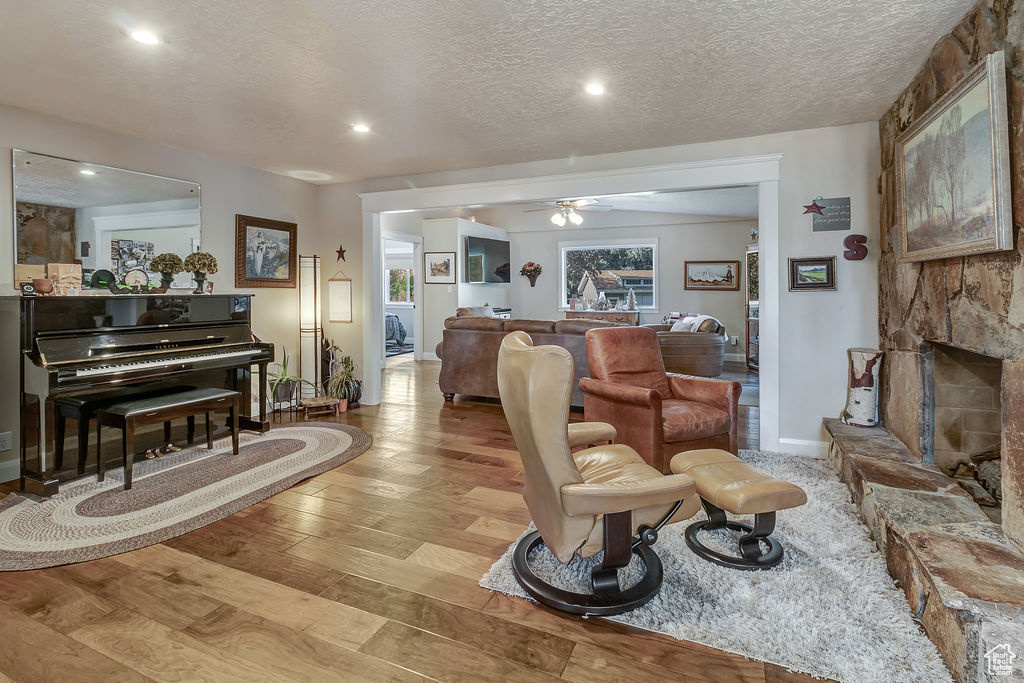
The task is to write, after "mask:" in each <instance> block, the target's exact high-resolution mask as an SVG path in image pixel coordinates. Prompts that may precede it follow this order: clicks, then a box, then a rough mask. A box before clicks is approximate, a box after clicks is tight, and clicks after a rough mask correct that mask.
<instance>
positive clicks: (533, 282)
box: [526, 273, 540, 287]
mask: <svg viewBox="0 0 1024 683" xmlns="http://www.w3.org/2000/svg"><path fill="white" fill-rule="evenodd" d="M539 275H540V273H530V274H529V275H527V276H526V278H527V279H528V280H529V281H530V286H531V287H536V286H537V277H538V276H539Z"/></svg>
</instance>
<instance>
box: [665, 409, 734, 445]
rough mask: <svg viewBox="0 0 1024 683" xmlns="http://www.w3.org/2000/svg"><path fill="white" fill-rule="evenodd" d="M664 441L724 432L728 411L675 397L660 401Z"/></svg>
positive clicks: (726, 425) (682, 439)
mask: <svg viewBox="0 0 1024 683" xmlns="http://www.w3.org/2000/svg"><path fill="white" fill-rule="evenodd" d="M661 418H662V420H663V421H664V432H665V441H666V442H668V441H691V440H693V439H705V438H707V437H710V436H717V435H719V434H726V433H727V432H728V431H729V428H730V426H731V422H730V420H729V413H727V412H726V411H724V410H719V409H718V408H713V407H711V406H709V405H707V404H706V403H697V402H696V401H684V400H681V399H677V398H672V399H666V400H663V401H662V402H661Z"/></svg>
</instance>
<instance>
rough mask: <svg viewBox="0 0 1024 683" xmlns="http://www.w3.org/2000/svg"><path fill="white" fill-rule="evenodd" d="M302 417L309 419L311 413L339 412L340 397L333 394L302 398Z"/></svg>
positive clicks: (329, 413)
mask: <svg viewBox="0 0 1024 683" xmlns="http://www.w3.org/2000/svg"><path fill="white" fill-rule="evenodd" d="M299 405H300V406H301V407H302V419H303V420H308V419H309V416H310V415H314V416H316V415H331V414H332V413H333V414H334V415H337V414H338V399H336V398H334V397H333V396H317V397H316V398H300V399H299Z"/></svg>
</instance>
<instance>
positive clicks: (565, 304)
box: [557, 237, 660, 311]
mask: <svg viewBox="0 0 1024 683" xmlns="http://www.w3.org/2000/svg"><path fill="white" fill-rule="evenodd" d="M629 248H640V249H651V250H652V255H651V267H652V269H653V270H654V276H653V277H652V278H651V288H652V292H651V305H649V306H641V305H639V304H637V309H638V310H641V311H656V310H658V290H659V287H658V274H659V272H660V264H659V262H658V238H657V237H651V238H642V239H631V240H574V241H571V242H559V243H558V291H557V296H558V310H560V311H568V310H569V301H568V298H567V297H568V293H567V292H566V291H565V289H563V286H564V284H563V283H565V277H566V267H565V254H566V252H567V251H570V250H573V249H629ZM626 289H629V287H626Z"/></svg>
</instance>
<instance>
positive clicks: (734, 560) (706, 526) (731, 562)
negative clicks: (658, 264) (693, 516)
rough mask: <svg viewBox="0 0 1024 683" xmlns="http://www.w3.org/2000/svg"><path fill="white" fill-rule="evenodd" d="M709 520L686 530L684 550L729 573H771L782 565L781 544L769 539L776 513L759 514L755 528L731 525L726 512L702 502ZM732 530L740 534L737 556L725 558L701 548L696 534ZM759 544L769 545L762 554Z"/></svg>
mask: <svg viewBox="0 0 1024 683" xmlns="http://www.w3.org/2000/svg"><path fill="white" fill-rule="evenodd" d="M701 504H703V506H704V511H705V512H707V514H708V518H707V519H706V520H704V521H703V522H695V523H693V524H691V525H690V526H688V527H686V532H685V538H686V545H687V547H688V548H689V549H690V550H692V551H693V552H694V554H696V555H698V556H699V557H702V558H704V559H705V560H708V561H709V562H714V563H715V564H718V565H721V566H723V567H729V568H730V569H770V568H771V567H774V566H775V565H777V564H778V563H779V562H782V557H783V550H782V544H781V543H779V542H778V541H777V540H775V539H774V538H772V537H771V533H772V531H774V530H775V513H774V512H762V513H760V514H757V515H754V526H750V525H749V524H743V523H742V522H733V521H730V520H728V519H727V518H726V516H725V511H724V510H722V509H721V508H720V507H718V506H716V505H714V504H712V503H709V502H708V501H706V500H704V499H703V498H702V499H701ZM716 529H731V530H732V531H739V532H741V533H742V534H743V536H740V539H739V549H740V556H739V557H736V556H735V555H726V554H725V553H720V552H718V551H716V550H712V549H711V548H709V547H707V546H706V545H704V544H703V543H702V542H701V541H700V539H699V538H698V537H697V534H698V533H699V532H701V531H714V530H716ZM761 543H765V544H767V545H768V550H767V551H762V550H761Z"/></svg>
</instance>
